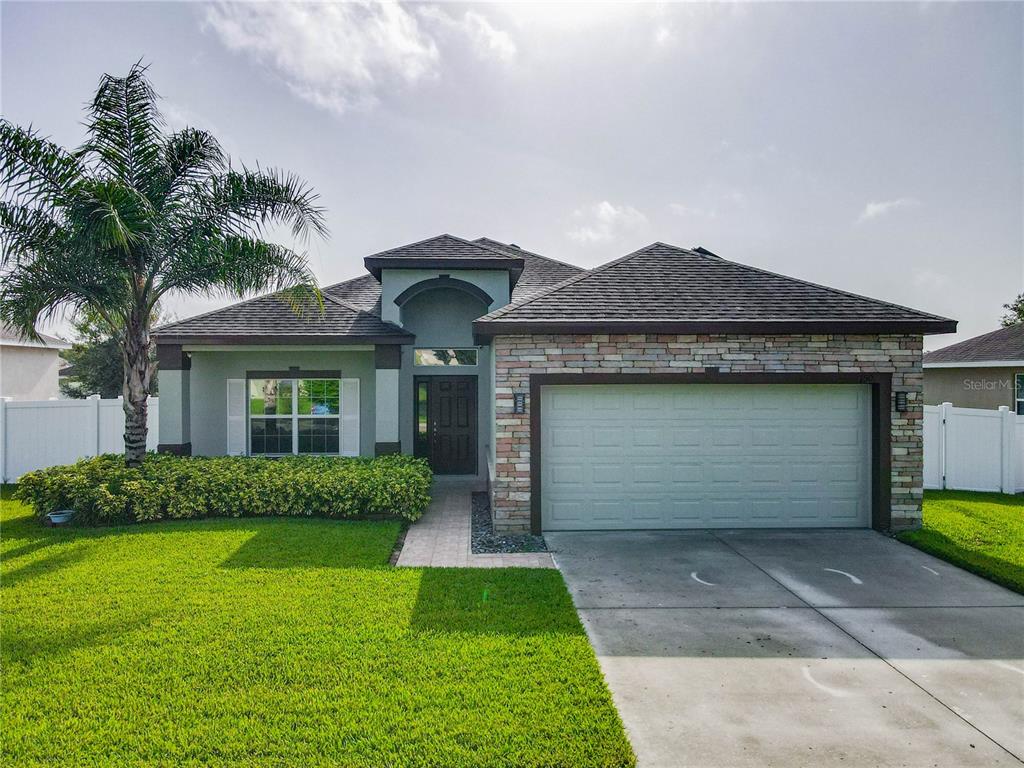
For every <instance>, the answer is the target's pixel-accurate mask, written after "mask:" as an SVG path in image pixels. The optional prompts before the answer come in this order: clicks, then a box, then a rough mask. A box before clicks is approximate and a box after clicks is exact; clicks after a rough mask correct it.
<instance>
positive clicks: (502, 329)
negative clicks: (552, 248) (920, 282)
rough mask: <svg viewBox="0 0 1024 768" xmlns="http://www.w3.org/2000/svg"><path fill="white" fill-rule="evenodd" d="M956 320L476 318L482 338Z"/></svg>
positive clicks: (859, 329)
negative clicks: (542, 334) (546, 334)
mask: <svg viewBox="0 0 1024 768" xmlns="http://www.w3.org/2000/svg"><path fill="white" fill-rule="evenodd" d="M955 332H956V321H955V320H944V319H936V320H929V319H921V320H500V319H495V320H477V321H475V322H474V323H473V333H474V334H476V335H478V336H481V337H493V336H502V335H510V334H530V333H682V334H729V333H770V334H775V333H818V334H836V333H845V334H893V333H906V334H922V335H928V334H936V333H955Z"/></svg>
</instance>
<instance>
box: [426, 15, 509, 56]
mask: <svg viewBox="0 0 1024 768" xmlns="http://www.w3.org/2000/svg"><path fill="white" fill-rule="evenodd" d="M419 15H420V17H421V18H422V19H424V20H427V21H429V22H433V23H434V24H435V25H436V26H437V27H438V28H439V29H441V30H446V31H448V32H455V33H457V34H460V35H463V36H464V37H465V38H466V39H467V40H468V41H469V43H470V45H471V46H472V48H473V52H474V53H475V54H476V55H477V56H478V57H479V58H481V59H485V60H486V59H497V60H498V61H503V62H509V61H512V59H514V58H515V57H516V52H517V49H516V44H515V41H514V40H512V36H511V35H510V34H509V33H508V32H505V31H504V30H501V29H498V28H496V27H495V26H494V25H493V24H491V22H490V21H488V20H487V18H486V17H485V16H483V15H481V14H479V13H477V12H476V11H466V12H465V13H464V14H463V15H462V17H461V18H457V17H454V16H451V15H449V14H448V13H447V12H446V11H443V10H441V9H440V8H438V7H436V6H424V7H422V8H420V9H419Z"/></svg>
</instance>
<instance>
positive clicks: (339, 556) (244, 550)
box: [220, 518, 398, 569]
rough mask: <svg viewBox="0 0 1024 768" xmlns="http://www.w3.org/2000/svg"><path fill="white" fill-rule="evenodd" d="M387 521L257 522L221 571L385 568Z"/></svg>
mask: <svg viewBox="0 0 1024 768" xmlns="http://www.w3.org/2000/svg"><path fill="white" fill-rule="evenodd" d="M382 525H387V524H386V523H376V522H363V521H346V520H314V519H311V520H295V519H292V518H280V519H273V520H270V519H268V520H262V521H260V524H257V525H254V526H253V529H254V533H253V535H252V536H251V537H249V538H248V539H246V540H245V543H243V544H242V545H241V546H240V547H239V548H238V549H236V550H235V551H234V552H233V553H232V554H231V555H230V557H228V558H226V559H225V560H224V561H223V562H222V563H221V564H220V567H221V568H273V569H282V568H300V569H307V568H374V567H383V566H386V565H387V564H388V559H389V558H390V556H391V549H392V547H393V546H394V537H395V536H397V535H398V531H397V527H396V528H395V530H394V535H388V534H386V533H385V534H384V535H382V533H383V531H382V530H381V527H380V526H382Z"/></svg>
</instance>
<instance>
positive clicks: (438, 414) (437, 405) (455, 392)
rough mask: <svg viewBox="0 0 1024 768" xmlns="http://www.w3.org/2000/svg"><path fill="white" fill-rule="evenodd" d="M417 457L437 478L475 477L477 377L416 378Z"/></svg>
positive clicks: (415, 427) (415, 426)
mask: <svg viewBox="0 0 1024 768" xmlns="http://www.w3.org/2000/svg"><path fill="white" fill-rule="evenodd" d="M415 385H416V409H415V414H416V423H415V425H414V429H415V431H416V451H415V453H416V455H417V456H422V457H423V458H425V459H427V460H429V461H430V467H431V469H433V470H434V472H435V473H436V474H438V475H475V474H476V435H477V423H476V376H417V377H416V379H415Z"/></svg>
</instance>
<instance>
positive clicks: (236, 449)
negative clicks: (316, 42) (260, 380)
mask: <svg viewBox="0 0 1024 768" xmlns="http://www.w3.org/2000/svg"><path fill="white" fill-rule="evenodd" d="M227 452H228V456H244V455H245V453H246V451H245V379H228V451H227Z"/></svg>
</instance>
